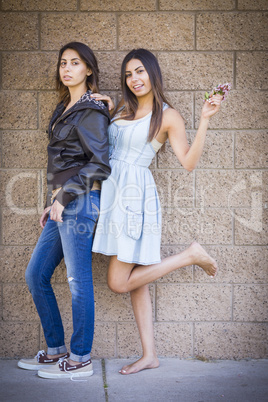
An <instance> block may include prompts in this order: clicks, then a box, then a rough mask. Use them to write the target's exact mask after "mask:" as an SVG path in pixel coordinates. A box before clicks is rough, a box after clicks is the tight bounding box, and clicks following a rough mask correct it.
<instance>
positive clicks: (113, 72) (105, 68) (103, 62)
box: [96, 52, 125, 90]
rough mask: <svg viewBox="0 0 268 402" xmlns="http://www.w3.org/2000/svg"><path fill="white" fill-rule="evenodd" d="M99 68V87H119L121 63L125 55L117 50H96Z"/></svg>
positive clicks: (115, 88) (114, 88)
mask: <svg viewBox="0 0 268 402" xmlns="http://www.w3.org/2000/svg"><path fill="white" fill-rule="evenodd" d="M96 57H97V59H98V65H99V69H100V88H104V89H105V90H106V89H112V90H118V89H121V83H120V75H121V64H122V61H123V59H124V57H125V54H124V53H119V52H96Z"/></svg>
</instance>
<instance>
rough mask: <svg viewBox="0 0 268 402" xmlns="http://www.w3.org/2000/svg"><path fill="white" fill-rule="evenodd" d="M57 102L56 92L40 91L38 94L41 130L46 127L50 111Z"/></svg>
mask: <svg viewBox="0 0 268 402" xmlns="http://www.w3.org/2000/svg"><path fill="white" fill-rule="evenodd" d="M58 103H59V96H58V93H57V92H56V91H55V92H41V93H40V94H39V110H38V112H39V113H38V114H39V128H40V129H42V130H47V129H48V124H49V121H50V119H51V117H52V113H53V111H54V109H55V107H56V105H57V104H58Z"/></svg>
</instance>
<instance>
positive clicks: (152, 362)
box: [119, 356, 159, 375]
mask: <svg viewBox="0 0 268 402" xmlns="http://www.w3.org/2000/svg"><path fill="white" fill-rule="evenodd" d="M157 367H159V360H158V358H157V357H156V356H155V357H153V358H146V357H144V356H143V357H141V358H140V359H139V360H137V361H136V362H134V363H132V364H129V365H127V366H124V367H122V369H121V370H119V373H120V374H123V375H127V374H134V373H138V372H139V371H141V370H145V369H153V368H157Z"/></svg>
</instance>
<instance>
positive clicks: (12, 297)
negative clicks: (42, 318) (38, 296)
mask: <svg viewBox="0 0 268 402" xmlns="http://www.w3.org/2000/svg"><path fill="white" fill-rule="evenodd" d="M3 319H4V321H38V320H39V317H38V314H37V312H36V308H35V304H34V302H33V299H32V295H31V293H30V292H29V290H28V286H27V285H26V284H25V285H24V284H23V285H21V284H18V283H16V284H4V285H3Z"/></svg>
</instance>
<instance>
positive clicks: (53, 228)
mask: <svg viewBox="0 0 268 402" xmlns="http://www.w3.org/2000/svg"><path fill="white" fill-rule="evenodd" d="M98 74H99V69H98V64H97V60H96V58H95V56H94V54H93V52H92V50H91V49H90V48H89V47H88V46H86V45H84V44H83V43H80V42H72V43H68V44H67V45H65V46H64V47H63V48H62V49H61V50H60V52H59V59H58V65H57V78H56V80H57V89H58V90H59V94H60V103H59V104H58V106H57V107H56V110H55V112H54V114H53V116H52V119H51V121H50V124H49V138H50V142H49V145H48V168H47V186H48V197H47V205H46V207H45V209H44V212H43V214H42V216H41V219H40V224H41V226H42V228H43V231H42V234H41V236H40V238H39V240H38V243H37V245H36V247H35V249H34V252H33V255H32V258H31V260H30V262H29V265H28V267H27V270H26V275H25V277H26V282H27V284H28V287H29V290H30V292H31V294H32V297H33V300H34V302H35V305H36V308H37V312H38V314H39V317H40V320H41V323H42V327H43V330H44V335H45V339H46V342H47V346H48V350H47V352H45V351H39V352H38V354H37V356H36V357H35V358H34V359H22V360H20V361H19V363H18V366H19V367H21V368H24V369H28V370H38V375H39V376H41V377H44V378H66V377H70V376H71V377H81V376H90V375H92V374H93V369H92V363H91V360H90V351H91V346H92V341H93V333H94V293H93V282H92V266H91V249H92V239H93V233H94V228H95V225H96V221H97V219H98V215H99V198H100V182H101V181H102V180H105V179H107V177H108V176H109V174H110V166H109V149H108V137H107V127H108V124H109V111H108V109H107V107H106V106H105V104H104V103H103V102H101V101H96V100H94V99H92V98H91V97H90V95H91V93H92V91H93V92H97V91H98ZM62 258H64V260H65V265H66V268H67V279H68V283H69V287H70V290H71V293H72V313H73V334H72V339H71V345H70V349H71V350H70V352H71V353H70V355H69V354H68V353H67V348H66V346H65V343H64V330H63V325H62V321H61V316H60V312H59V309H58V305H57V301H56V298H55V295H54V292H53V289H52V287H51V284H50V279H51V277H52V275H53V272H54V270H55V268H56V267H57V265H58V264H59V263H60V261H61V260H62ZM68 358H69V359H68ZM59 359H60V360H59ZM58 362H59V364H57V363H58Z"/></svg>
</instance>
